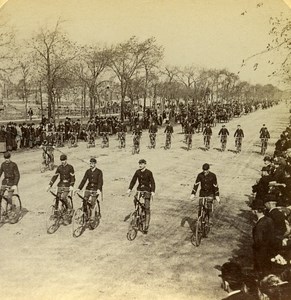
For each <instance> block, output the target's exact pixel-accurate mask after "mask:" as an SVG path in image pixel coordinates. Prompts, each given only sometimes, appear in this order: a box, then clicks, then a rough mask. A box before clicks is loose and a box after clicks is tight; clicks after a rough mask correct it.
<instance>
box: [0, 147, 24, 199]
mask: <svg viewBox="0 0 291 300" xmlns="http://www.w3.org/2000/svg"><path fill="white" fill-rule="evenodd" d="M10 157H11V154H10V152H5V153H4V159H5V161H4V162H3V163H2V164H1V167H0V178H1V176H2V174H4V178H3V180H2V185H1V188H0V200H1V199H2V196H3V195H4V192H5V190H7V189H8V199H10V200H11V198H12V195H13V192H14V190H16V188H17V185H18V182H19V179H20V174H19V170H18V166H17V164H16V163H15V162H13V161H11V160H10Z"/></svg>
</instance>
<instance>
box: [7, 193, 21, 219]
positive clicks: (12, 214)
mask: <svg viewBox="0 0 291 300" xmlns="http://www.w3.org/2000/svg"><path fill="white" fill-rule="evenodd" d="M11 200H12V205H11V208H10V209H9V210H8V212H7V215H8V219H9V223H10V224H15V223H17V222H18V221H19V219H20V218H21V214H22V210H21V208H22V207H21V200H20V197H19V195H16V194H13V195H12V199H11Z"/></svg>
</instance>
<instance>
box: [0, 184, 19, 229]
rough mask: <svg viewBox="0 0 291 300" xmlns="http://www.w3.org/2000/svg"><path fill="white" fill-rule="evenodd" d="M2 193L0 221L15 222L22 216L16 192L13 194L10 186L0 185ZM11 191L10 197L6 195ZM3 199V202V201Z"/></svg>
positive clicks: (0, 198)
mask: <svg viewBox="0 0 291 300" xmlns="http://www.w3.org/2000/svg"><path fill="white" fill-rule="evenodd" d="M1 189H2V190H3V189H4V194H3V195H2V197H1V196H0V223H5V222H6V221H7V222H8V223H10V224H15V223H17V222H18V221H19V220H20V218H21V217H22V204H21V200H20V197H19V195H18V194H14V193H13V192H14V190H13V189H11V187H10V186H2V187H1ZM9 192H10V193H13V194H12V197H11V198H9V197H8V195H7V194H8V193H9ZM2 200H5V203H4V201H2Z"/></svg>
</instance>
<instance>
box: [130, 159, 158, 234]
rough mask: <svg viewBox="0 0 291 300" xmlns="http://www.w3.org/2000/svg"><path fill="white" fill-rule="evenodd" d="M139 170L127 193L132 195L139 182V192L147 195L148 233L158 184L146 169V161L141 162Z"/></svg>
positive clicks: (146, 219) (146, 218) (146, 227)
mask: <svg viewBox="0 0 291 300" xmlns="http://www.w3.org/2000/svg"><path fill="white" fill-rule="evenodd" d="M138 163H139V169H138V170H137V171H136V172H135V173H134V175H133V177H132V179H131V182H130V184H129V188H128V191H127V193H128V194H129V195H130V193H131V191H132V189H133V187H134V185H135V183H136V181H137V180H138V186H137V190H138V191H144V192H146V194H145V230H144V233H145V234H146V233H147V232H148V228H149V224H150V199H151V196H154V195H155V190H156V184H155V180H154V176H153V173H152V172H151V171H150V170H148V169H147V168H146V161H145V160H144V159H141V160H139V162H138Z"/></svg>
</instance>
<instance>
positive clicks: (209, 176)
mask: <svg viewBox="0 0 291 300" xmlns="http://www.w3.org/2000/svg"><path fill="white" fill-rule="evenodd" d="M209 168H210V166H209V164H204V165H203V166H202V170H203V172H201V173H199V174H198V176H197V178H196V181H195V184H194V187H193V189H192V193H191V194H192V195H193V196H195V195H196V192H197V189H198V187H199V185H201V188H200V192H199V196H200V197H215V198H216V199H217V198H218V199H217V200H218V201H219V188H218V184H217V179H216V175H215V174H214V173H212V172H210V171H209Z"/></svg>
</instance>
